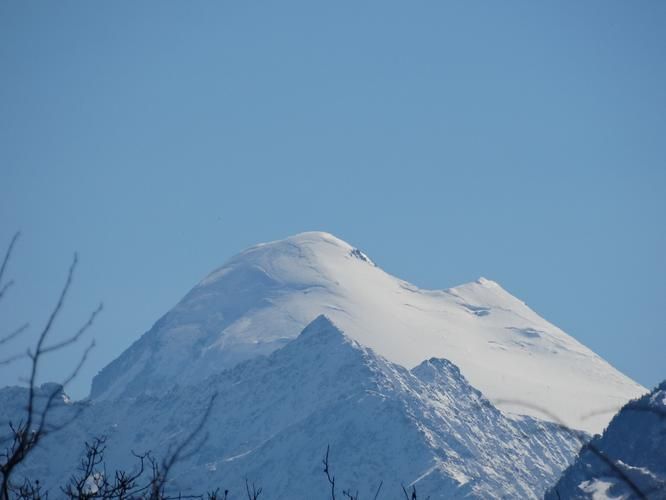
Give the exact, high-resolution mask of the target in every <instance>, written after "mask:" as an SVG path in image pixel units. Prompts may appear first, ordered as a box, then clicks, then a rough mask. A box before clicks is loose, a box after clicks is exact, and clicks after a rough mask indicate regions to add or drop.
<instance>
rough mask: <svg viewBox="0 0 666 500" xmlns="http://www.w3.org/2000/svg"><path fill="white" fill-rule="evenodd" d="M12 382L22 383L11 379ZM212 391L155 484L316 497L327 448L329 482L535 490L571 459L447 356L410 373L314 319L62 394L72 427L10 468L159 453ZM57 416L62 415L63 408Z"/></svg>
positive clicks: (434, 493) (567, 447) (480, 494)
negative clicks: (75, 396)
mask: <svg viewBox="0 0 666 500" xmlns="http://www.w3.org/2000/svg"><path fill="white" fill-rule="evenodd" d="M20 392H21V391H20V390H18V389H14V390H13V391H8V390H0V423H4V422H5V420H12V419H14V420H15V419H16V417H17V414H20V413H21V412H22V411H23V405H22V402H23V401H22V399H21V397H20V396H21V394H20ZM23 392H25V389H23ZM213 395H215V401H214V404H213V406H212V408H211V411H210V415H209V418H208V419H207V420H206V421H205V423H204V427H203V429H202V435H206V436H208V438H207V439H206V440H205V441H203V444H202V445H201V446H200V447H199V448H198V449H197V450H196V453H194V454H192V453H189V452H188V453H186V454H185V456H186V457H187V458H184V459H183V460H182V461H181V462H179V463H178V464H177V466H175V467H174V470H173V476H172V480H171V481H170V482H169V485H168V491H170V492H176V491H180V492H182V493H183V494H190V493H197V492H200V491H201V490H202V489H203V488H210V487H213V488H214V487H216V486H221V487H223V488H224V489H227V488H228V489H230V490H231V491H232V492H236V494H238V493H239V492H242V491H243V487H244V483H243V478H245V477H248V478H250V479H251V480H252V481H253V482H256V483H257V484H259V485H261V486H262V487H263V488H264V489H265V491H266V492H267V494H268V495H269V496H271V497H274V498H313V497H317V496H318V492H321V495H322V496H324V495H326V494H327V490H328V485H327V483H326V480H325V478H324V476H323V474H322V471H321V468H320V467H319V464H320V463H321V459H322V456H323V453H324V451H325V449H326V446H327V445H330V447H331V459H332V467H333V471H334V474H335V475H336V478H337V481H338V484H339V485H340V488H350V489H352V490H353V491H355V490H357V489H358V490H359V492H361V495H362V496H369V495H371V494H372V493H374V490H375V489H376V488H377V484H378V482H379V481H380V480H383V481H384V490H383V491H384V492H385V494H386V495H389V496H392V495H393V494H398V493H399V491H400V484H401V482H404V483H405V484H414V485H415V486H416V487H417V488H418V490H419V492H421V493H422V494H424V495H431V498H433V499H435V498H442V499H443V498H488V497H489V496H503V497H512V498H539V497H540V496H541V494H542V493H543V491H545V489H546V488H547V487H548V486H549V485H550V484H552V483H553V482H554V481H555V480H556V479H557V477H558V475H559V473H560V472H561V470H563V469H564V468H565V467H566V466H567V464H568V463H569V462H570V461H571V460H572V459H573V457H574V456H575V453H576V452H577V449H578V441H577V439H576V438H575V437H574V436H573V434H572V433H571V432H570V431H569V430H567V429H564V428H562V427H561V426H558V425H556V424H551V423H548V422H543V421H539V420H538V419H534V418H531V417H525V418H523V419H520V420H513V419H510V418H507V417H506V416H505V415H503V414H502V413H501V412H500V411H499V410H498V409H497V408H495V407H494V406H493V405H492V403H491V402H490V401H488V400H487V399H486V398H485V397H484V396H483V395H482V394H481V392H479V391H478V390H477V389H475V388H474V387H472V386H471V385H470V384H469V382H468V381H467V380H466V379H465V377H464V375H463V374H462V373H461V371H460V370H459V369H458V367H456V366H455V364H454V363H452V362H450V361H448V360H442V359H435V358H433V359H429V360H426V361H424V362H423V363H421V364H420V365H419V366H418V367H415V368H413V369H411V370H408V369H407V368H405V367H403V366H401V365H397V364H395V363H392V362H391V361H389V360H387V359H385V358H383V357H382V356H380V355H378V354H377V353H375V352H374V351H373V350H372V349H371V348H368V347H365V346H363V345H361V344H360V343H358V342H357V341H356V340H355V339H354V338H352V337H351V336H349V335H348V334H346V332H344V331H343V330H342V329H340V328H339V327H338V326H336V325H335V324H334V323H333V322H332V321H331V320H330V319H328V318H326V317H325V316H319V317H318V318H316V319H315V320H314V321H313V322H311V323H310V324H309V325H308V326H307V327H306V328H305V329H304V330H303V331H302V332H301V333H300V334H299V335H298V336H297V337H296V338H295V339H293V340H292V341H290V342H289V343H288V344H287V345H285V346H284V347H283V348H281V349H278V350H276V351H274V352H272V353H271V354H269V355H268V356H263V355H262V356H256V357H254V358H252V359H248V360H246V361H244V362H241V363H239V364H237V365H236V366H234V367H232V368H229V369H227V370H224V371H222V372H219V373H216V374H213V375H211V376H209V377H208V378H207V379H206V380H204V381H203V382H199V383H197V384H196V385H190V386H186V385H179V386H172V387H171V389H170V391H169V392H168V393H166V394H164V395H159V396H150V395H145V394H141V395H139V396H137V397H133V398H123V399H118V400H115V401H104V400H101V401H95V400H93V401H88V402H66V400H64V399H63V402H62V403H60V404H59V406H58V411H59V412H64V413H65V414H64V415H61V418H67V416H68V415H70V414H73V415H77V417H76V425H72V426H68V427H66V428H64V429H63V430H62V431H59V432H58V433H57V434H56V435H52V436H47V437H46V438H45V440H44V441H43V446H42V447H40V448H39V449H37V450H35V452H34V454H33V455H32V456H31V457H30V459H29V460H28V462H27V463H26V464H25V467H24V468H23V469H22V470H21V473H22V474H25V475H27V476H29V477H32V478H39V479H40V481H41V483H42V484H43V485H44V488H45V489H49V490H54V489H55V488H56V486H57V485H58V484H59V481H60V480H61V478H63V477H67V476H68V474H69V472H70V471H71V470H72V469H73V467H75V466H76V465H77V464H78V460H79V455H80V453H81V451H82V450H76V449H75V448H73V447H72V446H69V445H68V446H63V443H83V442H84V441H86V440H89V439H90V438H91V437H92V436H95V435H105V436H107V437H108V439H107V441H106V446H107V451H106V453H107V454H106V460H107V470H109V471H113V470H114V469H116V468H125V469H126V468H127V467H128V461H131V458H132V456H131V454H130V452H129V450H135V451H137V452H142V451H144V450H151V451H152V452H153V454H154V455H155V456H158V457H163V456H164V454H165V453H166V452H167V451H168V449H169V448H170V447H171V446H174V445H175V444H177V443H178V442H179V440H180V439H183V436H187V435H188V434H189V432H190V431H191V429H192V427H193V426H194V425H195V424H196V422H197V421H199V420H200V418H201V415H202V413H203V412H204V409H205V408H206V406H207V405H208V404H209V402H210V401H211V400H212V399H211V398H212V396H213ZM67 412H69V413H67Z"/></svg>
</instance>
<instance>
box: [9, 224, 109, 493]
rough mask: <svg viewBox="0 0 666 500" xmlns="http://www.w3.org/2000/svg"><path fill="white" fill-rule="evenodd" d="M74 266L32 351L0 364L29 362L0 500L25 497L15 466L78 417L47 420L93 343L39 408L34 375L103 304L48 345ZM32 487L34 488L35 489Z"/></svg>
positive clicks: (14, 334) (80, 332)
mask: <svg viewBox="0 0 666 500" xmlns="http://www.w3.org/2000/svg"><path fill="white" fill-rule="evenodd" d="M19 235H20V233H18V232H17V233H16V234H15V235H14V237H13V238H12V240H11V242H10V244H9V247H8V248H7V251H6V252H5V255H4V258H3V260H2V265H1V266H0V299H1V298H4V296H5V294H6V292H7V291H8V290H9V288H10V287H11V286H12V285H13V283H14V281H13V280H9V281H7V282H6V283H4V284H3V280H4V276H5V272H6V270H7V267H8V264H9V262H10V259H11V257H12V252H13V251H14V247H15V245H16V242H17V241H18V238H19ZM77 263H78V259H77V256H76V254H75V255H74V258H73V260H72V263H71V265H70V267H69V271H68V273H67V278H66V280H65V284H64V286H63V288H62V290H61V292H60V295H59V297H58V300H57V302H56V305H55V307H54V308H53V309H52V310H51V312H50V314H49V316H48V319H47V321H46V324H45V326H44V327H43V328H42V330H41V331H40V333H39V335H38V337H37V342H36V343H35V345H34V347H33V348H32V349H28V351H27V352H26V353H25V355H22V354H20V353H19V354H14V355H12V356H9V357H7V358H5V359H3V360H1V361H0V362H1V363H3V364H9V363H12V362H14V361H16V360H18V359H21V358H22V357H24V356H26V357H27V358H28V359H29V360H30V375H29V378H28V396H27V401H26V408H25V413H24V418H23V419H22V420H21V421H19V422H18V423H16V424H14V423H11V422H10V424H9V431H10V434H9V436H8V437H5V438H4V439H3V442H9V444H8V445H7V446H6V448H5V449H4V450H3V451H2V452H1V453H0V480H1V482H0V500H8V499H9V493H10V491H13V490H15V491H17V493H18V494H19V495H25V494H26V491H25V488H24V487H26V485H19V486H17V485H13V484H12V481H11V477H12V473H13V472H14V471H15V470H16V467H17V466H18V465H19V464H20V463H22V462H23V461H24V460H25V459H26V458H27V457H28V455H29V454H30V453H31V452H32V450H33V449H34V448H35V447H36V446H37V445H38V444H39V443H40V442H41V440H42V439H43V438H44V437H45V436H47V435H48V434H51V433H53V432H57V431H58V430H60V429H62V428H63V427H65V426H67V425H69V424H71V423H72V422H73V421H74V420H75V419H76V417H77V414H75V415H74V416H72V417H71V418H69V419H68V420H66V421H64V422H60V423H58V424H54V423H52V422H51V421H50V420H49V416H50V414H51V410H52V409H53V405H54V403H55V401H56V398H57V397H58V395H59V394H60V393H61V391H62V388H64V387H65V386H67V385H68V384H69V383H70V382H71V381H72V380H73V379H74V378H75V377H76V376H77V375H78V373H79V371H80V369H81V367H82V366H83V364H84V363H85V361H86V359H87V357H88V353H89V352H90V350H91V349H92V348H93V346H94V342H91V343H90V345H89V346H88V347H87V348H86V349H85V351H84V352H83V354H82V355H81V357H80V359H79V361H78V363H77V364H76V367H75V368H74V370H73V371H72V372H71V373H70V374H69V376H68V377H67V378H65V380H64V381H63V382H62V383H61V384H60V385H56V386H55V387H52V388H51V390H50V392H49V394H47V396H46V401H45V402H44V403H43V404H41V405H40V402H38V401H37V374H38V370H39V366H40V362H41V360H42V358H43V357H44V356H46V355H48V354H50V353H53V352H56V351H59V350H61V349H64V348H65V347H68V346H70V345H72V344H74V343H76V342H78V341H79V339H81V337H82V336H83V334H84V333H86V331H88V330H89V329H90V327H91V326H92V325H93V323H94V321H95V318H96V317H97V315H98V314H99V313H100V312H101V310H102V305H101V304H100V305H99V306H98V307H97V308H96V309H95V310H94V311H93V312H92V313H91V314H90V317H89V318H88V320H87V321H86V322H85V323H84V324H83V325H82V326H81V327H80V328H79V329H78V330H77V331H76V332H75V333H74V334H73V335H71V336H70V337H68V338H66V339H65V340H62V341H58V342H54V343H51V344H49V343H48V341H49V334H50V333H51V332H52V330H53V326H54V323H55V320H56V318H57V317H58V315H59V314H60V312H61V310H62V308H63V306H64V303H65V299H66V297H67V294H68V292H69V290H70V287H71V285H72V279H73V277H74V271H75V269H76V266H77ZM27 329H28V323H25V324H23V325H21V326H19V327H18V328H17V329H15V330H14V331H12V332H11V333H9V334H8V335H5V336H4V337H2V339H0V344H7V343H9V342H10V341H12V340H14V339H16V338H17V337H19V336H20V335H21V334H22V333H23V332H25V331H26V330H27ZM35 488H37V487H36V486H35ZM37 489H38V488H37Z"/></svg>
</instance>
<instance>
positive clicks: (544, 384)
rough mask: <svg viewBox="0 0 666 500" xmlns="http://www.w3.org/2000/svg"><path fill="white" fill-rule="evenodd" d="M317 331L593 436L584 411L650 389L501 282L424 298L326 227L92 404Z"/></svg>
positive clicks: (273, 259)
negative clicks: (445, 369) (427, 363)
mask: <svg viewBox="0 0 666 500" xmlns="http://www.w3.org/2000/svg"><path fill="white" fill-rule="evenodd" d="M313 320H314V321H313ZM308 325H309V326H308ZM306 327H308V328H307V331H306V332H305V335H309V334H315V333H318V332H319V333H322V332H328V333H331V332H333V333H334V332H338V333H340V332H344V335H345V338H347V339H351V340H353V341H354V342H356V343H357V344H358V345H360V346H363V347H367V348H370V349H372V350H373V351H374V352H376V353H377V354H378V355H380V356H382V357H384V358H386V359H388V360H389V361H391V362H393V363H396V364H399V365H402V366H403V367H405V368H407V369H411V368H413V367H414V366H417V365H419V364H420V363H421V362H422V361H424V360H426V359H430V358H433V357H437V358H446V359H449V360H451V361H452V362H453V363H455V364H456V365H457V366H459V367H460V369H461V370H462V373H463V374H464V376H465V378H466V379H467V380H469V381H470V383H471V384H472V385H474V386H475V387H477V388H479V389H480V390H481V391H482V392H483V393H484V394H485V395H486V396H487V397H488V398H490V399H493V398H495V399H502V400H517V399H525V400H526V401H528V402H529V403H530V406H531V407H535V406H542V407H543V408H545V409H546V410H548V411H549V412H550V413H552V414H556V415H558V416H560V418H562V419H564V420H565V422H567V423H569V424H570V425H572V426H574V427H579V428H582V429H585V430H589V431H590V432H596V431H599V430H601V428H603V426H604V425H605V424H606V423H608V417H607V416H605V415H601V416H599V417H598V418H591V419H587V420H585V419H583V418H582V415H584V414H585V413H592V412H594V411H596V410H598V409H599V408H607V407H609V406H611V405H612V404H615V403H616V402H617V401H623V400H628V399H630V398H632V397H635V396H638V395H639V394H641V393H642V392H643V390H644V389H643V388H642V387H640V386H639V385H637V384H635V383H634V382H633V381H631V380H630V379H628V378H627V377H625V376H623V375H622V374H621V373H619V372H617V371H616V370H615V369H614V368H613V367H611V366H610V365H608V364H607V363H605V362H604V361H603V360H602V359H601V358H599V357H598V356H596V355H595V354H594V353H593V352H592V351H590V350H589V349H587V348H586V347H585V346H583V345H581V344H580V343H578V342H577V341H576V340H574V339H573V338H571V337H569V336H568V335H567V334H566V333H564V332H563V331H562V330H560V329H559V328H557V327H555V326H554V325H552V324H551V323H549V322H548V321H546V320H545V319H543V318H541V317H540V316H539V315H538V314H536V313H535V312H534V311H532V310H531V309H530V308H529V307H528V306H527V305H526V304H525V303H523V302H522V301H520V300H519V299H517V298H515V297H514V296H512V295H511V294H510V293H509V292H507V291H505V290H504V289H503V288H502V287H501V286H500V285H499V284H497V283H496V282H494V281H491V280H488V279H485V278H480V279H479V280H477V281H475V282H472V283H468V284H465V285H461V286H458V287H455V288H450V289H448V290H423V289H420V288H418V287H416V286H414V285H411V284H409V283H407V282H405V281H403V280H400V279H398V278H396V277H394V276H391V275H390V274H388V273H386V272H384V271H383V270H382V269H381V268H379V267H377V266H376V265H374V264H373V263H372V261H371V260H370V258H369V257H368V256H367V255H365V254H364V253H363V252H361V251H360V250H359V249H357V248H355V247H353V246H352V245H350V244H348V243H346V242H345V241H343V240H341V239H339V238H336V237H335V236H333V235H331V234H329V233H326V232H321V231H317V232H306V233H300V234H297V235H294V236H290V237H288V238H285V239H283V240H277V241H272V242H268V243H262V244H259V245H256V246H253V247H251V248H248V249H247V250H245V251H243V252H241V253H239V254H238V255H236V256H235V257H233V258H232V259H230V260H229V261H228V262H227V263H226V264H224V265H223V266H222V267H220V268H218V269H217V270H215V271H213V272H212V273H210V274H209V275H208V276H207V277H206V278H204V279H203V280H202V281H201V282H200V283H199V284H198V285H197V286H195V287H194V288H193V289H192V290H191V291H190V292H189V293H188V294H187V295H186V296H185V297H184V298H183V299H182V300H181V301H180V303H178V304H177V305H176V307H174V308H173V309H172V310H171V311H169V312H168V313H167V314H165V315H164V316H163V317H162V318H161V319H160V320H159V321H158V322H157V323H155V325H154V326H153V328H152V329H151V330H150V331H149V332H147V333H146V334H145V335H144V336H143V337H142V338H141V339H140V340H138V341H137V342H136V343H135V344H134V345H133V346H131V347H130V348H129V349H128V350H127V351H126V352H125V353H123V354H122V355H121V356H120V357H119V358H118V359H117V360H115V361H114V362H112V363H111V364H110V365H109V366H107V367H106V368H105V369H104V370H102V372H100V374H99V375H98V376H97V377H96V378H95V379H94V381H93V390H92V392H91V396H92V397H93V398H96V399H100V398H101V399H114V398H117V397H120V396H133V395H138V394H141V393H142V392H146V393H152V394H160V393H162V392H164V391H166V390H168V389H169V388H170V387H171V386H172V385H173V384H174V383H176V382H178V383H179V384H181V385H183V384H191V383H196V382H199V381H201V380H203V379H204V378H206V377H207V376H209V375H211V374H214V373H217V372H219V371H221V370H224V369H227V368H231V367H233V366H235V365H236V364H238V363H240V362H242V361H245V360H247V359H250V358H253V357H256V356H259V355H266V354H270V353H271V352H273V351H275V350H277V349H279V348H281V347H284V346H285V345H286V344H287V343H289V342H290V341H291V340H293V339H294V338H296V337H298V336H299V334H300V333H301V331H302V330H303V329H304V328H306ZM340 334H341V333H340ZM525 373H529V374H531V376H530V377H525ZM609 380H610V381H611V382H610V385H609ZM590 394H594V395H595V397H596V399H595V398H591V397H590V396H589V395H590ZM515 411H517V412H519V413H520V412H523V413H527V414H534V415H535V416H538V415H539V414H538V412H535V411H533V410H531V408H530V407H523V408H517V409H515Z"/></svg>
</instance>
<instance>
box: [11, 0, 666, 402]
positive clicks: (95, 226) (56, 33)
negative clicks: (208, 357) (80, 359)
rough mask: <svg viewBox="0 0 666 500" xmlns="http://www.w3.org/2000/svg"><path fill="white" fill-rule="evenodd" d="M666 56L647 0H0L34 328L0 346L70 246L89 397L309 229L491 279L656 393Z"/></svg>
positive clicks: (25, 288) (45, 292)
mask: <svg viewBox="0 0 666 500" xmlns="http://www.w3.org/2000/svg"><path fill="white" fill-rule="evenodd" d="M665 61H666V3H664V2H660V1H652V2H649V1H646V2H640V3H634V2H613V1H603V2H602V1H587V2H573V1H571V2H548V3H546V2H527V1H525V2H462V1H461V2H439V1H437V2H418V3H414V2H387V1H381V2H379V1H378V2H305V1H303V2H290V1H287V2H272V3H267V2H205V1H199V2H150V1H146V2H140V3H139V2H127V1H126V2H84V1H79V2H65V1H63V2H20V1H17V0H11V1H6V2H2V3H1V4H0V74H1V75H2V76H1V77H0V244H2V245H3V246H4V245H5V244H7V243H8V241H9V239H10V237H11V235H12V233H13V232H14V231H15V230H17V229H20V230H21V231H22V232H23V235H22V238H21V240H20V243H19V245H18V247H17V253H16V255H15V259H14V260H13V261H12V263H11V269H10V276H11V277H12V278H14V279H15V281H16V286H15V287H14V288H13V289H12V292H11V294H10V295H9V297H8V298H7V299H6V300H5V301H3V303H1V304H0V328H1V330H0V332H5V331H9V330H10V329H11V328H12V327H13V326H15V325H18V324H19V323H20V322H21V321H25V320H29V321H30V322H31V324H32V328H31V330H30V335H32V337H30V335H28V336H26V337H25V339H24V340H23V341H17V342H15V343H14V344H13V345H12V349H10V348H9V347H7V346H3V347H2V354H5V353H10V351H11V352H13V349H15V350H19V351H20V350H24V349H25V348H26V346H27V342H28V340H29V339H30V338H34V335H35V334H36V333H37V331H38V330H39V327H40V326H42V325H43V324H44V322H45V321H46V317H47V313H48V310H49V308H50V307H51V306H52V305H53V303H54V302H55V299H56V295H57V292H58V288H59V287H60V286H61V283H62V281H63V280H64V278H65V274H66V268H67V266H68V264H69V261H70V259H71V256H72V253H73V252H74V251H75V250H76V251H78V252H79V254H80V257H81V264H80V266H79V269H78V274H77V275H76V279H75V283H74V287H73V289H72V294H71V295H70V297H69V300H68V302H67V309H66V311H65V313H64V314H63V315H62V317H61V318H60V321H59V323H58V324H57V326H58V328H57V331H56V332H55V334H56V336H58V335H60V336H64V335H66V334H68V333H70V332H71V331H72V329H74V328H75V326H77V325H78V323H79V322H81V321H83V320H84V319H85V317H86V316H87V314H88V313H89V312H90V311H91V310H92V309H93V308H94V307H95V305H96V304H97V302H99V301H100V300H102V301H103V302H104V304H105V310H104V312H103V315H102V316H101V317H100V318H99V321H98V322H97V324H96V325H95V327H94V328H93V330H92V332H91V333H92V335H91V337H92V336H94V337H95V338H96V342H97V347H96V348H95V350H94V351H93V353H92V355H91V357H90V359H89V362H88V364H87V366H86V368H85V369H84V370H83V372H82V373H81V375H80V377H79V378H78V379H77V380H76V381H75V383H74V384H73V385H72V386H71V388H70V392H71V393H72V394H73V395H74V396H76V397H83V396H84V395H85V394H87V391H88V389H89V384H90V380H91V378H92V376H93V375H94V374H95V373H96V372H97V371H98V370H99V369H101V368H102V366H104V365H105V364H106V363H107V362H109V361H111V360H112V359H113V358H115V357H116V356H117V355H118V354H119V353H120V352H121V351H122V350H123V349H125V348H126V347H127V346H129V344H130V343H131V342H133V341H134V340H136V339H137V338H138V337H139V336H140V335H141V334H142V333H143V332H144V331H146V330H147V329H149V328H150V326H151V325H152V323H153V322H154V321H156V320H157V319H158V318H159V316H160V315H161V314H163V313H165V312H166V311H167V310H168V309H169V308H170V307H171V306H173V305H174V304H175V303H176V302H177V301H178V300H179V299H180V298H181V297H182V296H183V295H184V294H185V293H186V292H187V291H188V290H189V288H190V287H191V286H193V285H194V284H195V283H196V282H197V281H198V280H199V279H200V278H202V277H203V276H204V275H205V274H206V273H207V272H208V271H210V270H212V269H213V268H214V267H216V266H218V265H220V264H221V263H223V262H224V261H225V260H226V259H227V258H229V257H230V256H231V255H233V254H234V253H236V252H238V251H240V250H242V249H243V248H245V247H247V246H249V245H251V244H254V243H257V242H260V241H267V240H272V239H278V238H282V237H285V236H287V235H290V234H293V233H297V232H301V231H306V230H325V231H329V232H332V233H334V234H335V235H337V236H339V237H341V238H343V239H345V240H347V241H349V242H350V243H352V244H354V245H356V246H359V247H360V248H362V249H363V250H364V251H365V252H366V253H368V254H369V255H370V256H371V258H372V259H373V260H375V261H376V262H377V263H378V264H379V265H381V266H382V267H383V268H384V269H385V270H387V271H388V272H390V273H392V274H394V275H397V276H399V277H401V278H403V279H407V280H409V281H411V282H413V283H415V284H417V285H419V286H421V287H428V288H447V287H449V286H454V285H457V284H460V283H463V282H467V281H471V280H473V279H476V278H478V277H479V276H486V277H488V278H491V279H494V280H496V281H498V282H500V283H501V284H502V285H503V286H504V287H505V288H506V289H507V290H509V291H510V292H512V293H513V294H514V295H516V296H518V297H520V298H521V299H523V300H525V301H526V302H527V303H528V305H530V306H531V307H533V308H534V309H535V310H536V311H537V312H539V313H540V314H541V315H543V316H544V317H545V318H547V319H548V320H550V321H552V322H553V323H555V324H557V325H558V326H560V327H561V328H563V329H564V330H565V331H567V332H568V333H570V334H571V335H573V336H575V337H576V338H577V339H578V340H580V341H582V342H583V343H585V344H586V345H588V346H589V347H591V348H592V349H593V350H595V351H596V352H597V353H598V354H600V355H601V356H602V357H604V358H606V359H607V360H608V361H610V362H611V363H612V364H613V365H615V366H616V367H617V368H619V369H620V370H622V371H623V372H625V373H627V374H628V375H629V376H631V377H633V378H634V379H636V380H637V381H638V382H640V383H642V384H644V385H646V386H651V385H654V384H655V383H657V382H658V381H659V380H661V379H663V378H664V377H665V376H666V370H665V369H664V366H665V363H664V357H663V356H664V352H666V335H665V328H664V327H665V326H666V322H665V321H664V304H665V303H666V273H665V271H666V269H665V267H666V265H665V259H664V255H666V229H665V228H666V224H664V215H665V214H666V196H665V195H666V164H665V162H666V139H665V138H666V63H665ZM81 348H82V347H81V346H79V347H77V348H75V349H71V350H69V351H67V352H66V353H60V354H59V355H54V356H53V357H52V358H50V359H49V360H47V362H46V363H45V364H44V366H43V370H42V373H41V375H42V376H43V378H44V379H58V378H62V377H63V376H64V375H65V374H66V373H67V372H68V370H69V369H70V367H71V364H72V363H73V362H74V360H75V359H76V356H77V353H78V352H80V349H81ZM23 370H25V366H24V365H20V364H17V365H13V366H12V367H10V368H4V369H1V370H0V381H1V382H2V384H0V385H4V384H5V383H14V382H15V381H16V380H17V377H18V376H19V375H21V374H23V373H24V371H23Z"/></svg>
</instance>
